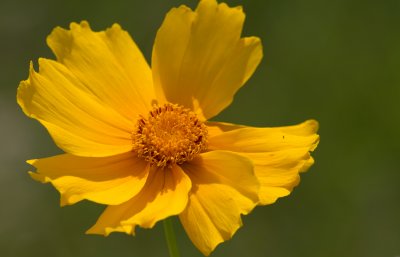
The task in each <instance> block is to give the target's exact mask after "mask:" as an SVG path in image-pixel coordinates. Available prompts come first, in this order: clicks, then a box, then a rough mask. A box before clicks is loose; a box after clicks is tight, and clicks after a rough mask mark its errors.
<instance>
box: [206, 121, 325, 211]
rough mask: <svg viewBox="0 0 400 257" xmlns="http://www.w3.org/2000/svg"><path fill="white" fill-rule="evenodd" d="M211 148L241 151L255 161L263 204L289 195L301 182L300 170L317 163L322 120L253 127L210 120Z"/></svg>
mask: <svg viewBox="0 0 400 257" xmlns="http://www.w3.org/2000/svg"><path fill="white" fill-rule="evenodd" d="M208 126H209V128H210V129H209V133H210V138H209V148H210V149H214V150H217V149H222V150H229V151H234V152H237V153H239V154H241V155H243V156H246V157H248V158H249V159H251V160H252V161H253V163H254V171H255V174H256V176H257V178H258V179H259V181H260V183H261V188H260V195H259V196H260V204H263V205H264V204H270V203H273V202H275V201H276V200H277V198H279V197H282V196H286V195H288V194H289V193H290V192H291V191H292V189H293V187H295V186H296V185H297V184H298V182H299V172H303V171H306V170H307V169H308V168H309V167H310V166H311V165H312V164H313V163H314V162H313V159H312V157H311V156H310V152H311V151H313V150H314V149H315V148H316V147H317V145H318V142H319V136H318V135H317V134H316V132H317V130H318V123H317V122H316V121H314V120H309V121H306V122H304V123H301V124H299V125H295V126H288V127H277V128H253V127H244V126H237V125H233V124H227V123H217V122H214V123H212V122H210V123H208Z"/></svg>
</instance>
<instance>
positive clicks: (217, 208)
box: [179, 151, 259, 255]
mask: <svg viewBox="0 0 400 257" xmlns="http://www.w3.org/2000/svg"><path fill="white" fill-rule="evenodd" d="M182 168H183V169H184V170H185V172H186V173H187V174H188V175H189V176H190V179H191V180H192V184H193V187H192V190H191V193H190V198H189V203H188V206H187V208H186V209H185V211H183V212H182V213H181V214H180V216H179V217H180V220H181V222H182V224H183V227H184V228H185V230H186V232H187V234H188V236H189V238H190V239H191V240H192V242H193V243H194V245H196V247H197V248H198V249H199V250H200V251H201V252H202V253H203V254H205V255H209V254H210V253H211V251H213V250H214V248H215V247H216V246H217V245H218V244H219V243H221V242H223V241H225V240H228V239H230V238H231V237H232V236H233V234H234V233H235V232H236V230H237V229H238V228H239V227H240V226H241V225H242V221H241V218H240V215H241V214H248V213H249V212H250V211H251V210H252V209H253V208H254V207H255V206H256V205H257V203H258V191H259V182H258V180H257V178H256V177H255V175H254V173H253V164H252V163H251V161H250V160H249V159H247V158H245V157H243V156H240V155H238V154H235V153H232V152H227V151H212V152H207V153H203V154H201V155H200V157H198V158H196V159H194V160H193V161H191V162H190V163H186V164H183V165H182Z"/></svg>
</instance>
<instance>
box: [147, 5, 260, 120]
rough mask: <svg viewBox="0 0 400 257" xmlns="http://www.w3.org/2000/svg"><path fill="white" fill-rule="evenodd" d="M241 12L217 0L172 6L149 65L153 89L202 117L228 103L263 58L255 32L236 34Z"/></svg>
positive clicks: (208, 115) (240, 21)
mask: <svg viewBox="0 0 400 257" xmlns="http://www.w3.org/2000/svg"><path fill="white" fill-rule="evenodd" d="M244 17H245V16H244V13H243V12H242V9H241V7H235V8H230V7H228V6H227V5H226V4H225V3H222V4H217V2H216V0H203V1H201V2H200V3H199V5H198V7H197V9H196V10H195V11H192V10H191V9H189V8H188V7H186V6H181V7H179V8H175V9H172V10H171V11H170V12H169V13H168V14H167V16H166V18H165V20H164V22H163V24H162V26H161V28H160V29H159V31H158V33H157V36H156V39H155V43H154V48H153V56H152V68H153V79H154V84H155V88H156V92H157V94H158V95H159V98H161V97H162V96H164V97H165V99H166V100H167V101H169V102H173V103H178V104H181V105H183V106H185V107H188V108H191V109H192V110H194V111H195V112H196V113H198V114H203V115H204V117H205V118H207V119H208V118H211V117H213V116H215V115H217V114H218V113H219V112H220V111H222V110H223V109H224V108H225V107H227V106H228V105H229V104H230V103H231V102H232V99H233V96H234V94H235V93H236V91H237V90H238V89H239V88H240V87H241V86H242V85H243V84H244V83H245V82H246V81H247V79H248V78H249V77H250V76H251V75H252V73H253V72H254V70H255V69H256V67H257V65H258V64H259V62H260V61H261V58H262V47H261V42H260V40H259V39H258V38H255V37H249V38H240V36H241V32H242V27H243V22H244Z"/></svg>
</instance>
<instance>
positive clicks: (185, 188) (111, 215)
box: [87, 166, 191, 236]
mask: <svg viewBox="0 0 400 257" xmlns="http://www.w3.org/2000/svg"><path fill="white" fill-rule="evenodd" d="M190 188H191V182H190V179H189V177H188V176H186V175H185V173H184V172H183V171H182V170H181V168H179V166H174V167H172V168H170V169H152V170H151V171H150V174H149V177H148V179H147V182H146V184H145V186H144V187H143V189H142V191H141V192H140V193H139V194H138V195H137V196H135V197H134V198H132V199H131V200H129V201H127V202H125V203H123V204H121V205H116V206H109V207H107V209H106V210H105V211H104V212H103V213H102V215H101V216H100V218H99V219H98V220H97V223H96V224H95V225H94V226H93V227H92V228H90V229H89V230H88V231H87V233H88V234H102V235H106V236H107V235H109V234H110V233H111V232H115V231H118V232H125V233H127V234H134V233H135V227H136V226H137V225H139V226H141V227H143V228H151V227H153V226H154V224H155V223H156V222H157V221H159V220H163V219H165V218H167V217H169V216H172V215H177V214H179V213H181V212H182V211H183V209H184V208H185V207H186V205H187V201H188V193H189V191H190Z"/></svg>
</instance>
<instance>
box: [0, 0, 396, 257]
mask: <svg viewBox="0 0 400 257" xmlns="http://www.w3.org/2000/svg"><path fill="white" fill-rule="evenodd" d="M227 2H228V4H229V5H231V6H232V5H233V6H234V5H242V6H243V7H244V10H245V12H246V14H247V20H246V23H245V27H244V35H256V36H259V37H260V38H261V39H262V41H263V44H264V59H263V61H262V63H261V65H260V66H259V68H258V70H257V71H256V73H255V74H254V76H253V77H252V78H251V79H250V80H249V82H248V83H247V85H246V86H245V87H243V88H242V89H241V90H240V92H239V93H238V94H237V95H236V98H235V101H234V103H233V104H232V105H231V106H230V107H229V108H228V109H226V110H225V111H224V112H223V113H222V114H220V115H219V116H218V117H216V118H215V120H221V121H227V122H234V123H242V124H247V125H253V126H281V125H290V124H295V123H299V122H302V121H304V120H306V119H309V118H315V119H317V120H318V121H319V122H320V135H321V143H320V145H319V147H318V149H317V151H316V152H315V154H314V156H315V159H316V164H315V165H314V166H313V167H312V168H311V170H310V171H309V172H308V173H305V174H303V175H302V182H301V184H300V186H299V187H297V188H296V189H295V190H294V192H293V193H292V194H291V195H290V196H289V197H286V198H283V199H280V200H279V201H278V202H277V203H276V204H274V205H270V206H265V207H258V208H256V209H255V211H253V212H252V213H251V214H250V215H248V216H246V217H244V218H243V220H244V224H245V225H244V227H243V228H241V229H240V230H239V231H238V232H237V234H236V235H235V236H234V238H233V239H232V240H230V241H229V242H226V243H224V244H222V245H220V246H219V247H218V248H217V250H216V251H215V252H214V253H213V254H212V256H215V257H217V256H251V257H253V256H254V257H261V256H274V257H289V256H297V257H310V256H324V257H337V256H345V257H346V256H352V257H375V256H376V257H378V256H379V257H396V256H400V168H399V166H400V164H399V162H400V136H399V133H400V103H399V102H400V1H398V0H382V1H376V0H363V1H358V0H351V1H349V0H337V1H331V0H292V1H284V0H281V1H272V0H263V1H261V0H247V1H246V0H241V1H236V0H235V1H227ZM180 4H186V5H189V6H191V7H195V6H196V1H193V0H174V1H165V0H151V1H150V0H148V1H106V0H97V1H91V0H90V1H78V0H69V1H67V0H65V1H52V0H36V1H29V0H1V1H0V164H1V165H0V205H1V207H0V256H2V257H8V256H11V257H34V256H51V257H64V256H65V257H67V256H74V257H88V256H95V257H102V256H160V257H161V256H165V257H167V256H168V253H167V247H166V244H165V241H164V235H163V230H162V224H158V225H157V226H156V227H155V228H154V229H152V230H143V229H139V230H138V232H137V236H136V237H130V236H126V235H123V234H113V235H111V236H110V237H108V238H103V237H101V236H87V235H84V231H85V230H86V229H87V228H89V227H90V226H91V225H92V224H93V223H94V222H95V221H96V219H97V217H98V215H99V214H100V213H101V211H102V210H103V207H102V206H98V205H95V204H93V203H88V202H81V203H79V204H76V205H74V206H68V207H64V208H60V207H59V205H58V203H59V198H58V197H59V196H58V193H57V192H56V191H55V190H54V189H53V188H52V187H51V186H50V185H41V184H39V183H36V182H34V181H33V180H31V179H30V177H29V176H28V174H27V171H28V170H29V169H30V167H29V166H28V165H27V164H25V160H26V159H31V158H37V157H45V156H50V155H54V154H58V153H60V150H59V149H57V148H56V147H55V145H54V143H53V142H52V141H51V139H50V137H49V136H48V134H47V132H46V131H45V129H44V128H43V127H41V126H40V125H39V124H38V123H37V122H36V121H34V120H31V119H28V118H27V117H25V116H24V115H23V114H22V112H21V110H20V108H19V107H18V106H17V104H16V101H15V94H16V89H17V86H18V83H19V81H20V80H23V79H25V78H26V77H27V74H28V63H29V61H30V60H37V58H38V57H48V58H53V55H52V53H51V52H50V50H49V49H48V48H47V46H46V44H45V38H46V36H47V35H48V34H49V33H50V31H51V30H52V28H53V27H55V26H62V27H67V26H68V24H69V22H71V21H80V20H83V19H86V20H88V21H89V22H90V23H91V25H92V27H93V28H94V29H95V30H103V29H105V28H106V27H109V26H110V25H111V24H112V23H114V22H118V23H120V24H121V25H122V26H123V28H125V29H126V30H128V31H129V32H130V34H131V35H132V37H133V38H134V40H135V41H136V42H137V44H138V45H139V47H140V48H141V49H142V51H143V52H144V54H145V56H146V57H147V59H148V60H150V56H151V49H152V44H153V40H154V37H155V34H156V31H157V29H158V27H159V26H160V24H161V22H162V20H163V18H164V15H165V14H166V12H167V11H168V10H169V9H170V8H172V7H174V6H178V5H180ZM175 225H176V229H177V233H178V241H179V244H180V248H181V252H182V256H191V257H196V256H202V255H201V254H200V253H199V252H198V251H197V250H196V249H195V247H194V246H193V245H192V244H191V242H190V241H189V239H188V238H187V236H186V234H185V233H184V231H183V229H182V227H181V226H180V224H179V223H178V222H176V223H175Z"/></svg>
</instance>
